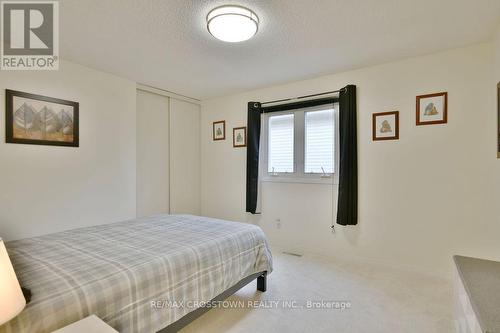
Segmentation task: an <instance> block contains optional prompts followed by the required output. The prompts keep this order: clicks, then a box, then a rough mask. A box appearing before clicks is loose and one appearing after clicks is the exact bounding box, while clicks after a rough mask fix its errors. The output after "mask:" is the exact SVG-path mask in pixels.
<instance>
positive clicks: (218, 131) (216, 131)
mask: <svg viewBox="0 0 500 333" xmlns="http://www.w3.org/2000/svg"><path fill="white" fill-rule="evenodd" d="M212 126H213V133H212V134H213V141H220V140H226V121H225V120H220V121H214V122H213V125H212Z"/></svg>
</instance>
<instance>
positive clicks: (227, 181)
mask: <svg viewBox="0 0 500 333" xmlns="http://www.w3.org/2000/svg"><path fill="white" fill-rule="evenodd" d="M493 49H494V47H493V45H492V44H491V43H485V44H480V45H475V46H470V47H465V48H461V49H456V50H450V51H447V52H442V53H438V54H433V55H427V56H422V57H417V58H411V59H407V60H404V61H399V62H394V63H389V64H385V65H381V66H375V67H370V68H364V69H359V70H353V71H349V72H345V73H341V74H336V75H330V76H323V77H318V78H315V79H310V80H305V81H299V82H294V83H290V84H286V85H280V86H274V87H269V88H265V89H260V90H256V91H251V92H247V93H242V94H238V95H233V96H227V97H223V98H217V99H213V100H208V101H205V102H204V103H203V105H202V122H201V124H202V125H201V134H202V135H201V136H202V156H201V162H202V166H203V167H202V214H203V215H207V216H212V217H219V218H224V219H230V220H235V221H249V222H252V223H257V224H259V225H260V226H261V227H262V228H263V229H264V231H265V232H266V234H267V235H268V237H269V240H270V242H271V244H272V245H274V246H277V247H279V248H281V249H284V250H288V251H293V252H302V253H304V252H311V253H318V254H323V255H327V256H333V257H338V258H342V259H351V258H352V259H355V260H360V261H372V262H377V263H382V264H388V265H397V266H400V267H406V268H408V269H412V270H418V271H421V272H427V273H429V274H434V275H441V276H447V277H449V276H450V275H449V272H450V271H451V268H452V261H451V256H452V255H453V254H462V255H470V256H478V257H484V258H493V259H500V247H499V246H498V235H500V217H499V216H498V209H497V206H498V198H499V197H500V161H499V160H497V158H496V152H495V151H496V138H495V137H496V135H495V133H496V112H495V108H494V100H495V99H494V97H493V90H492V89H491V86H490V84H491V82H492V74H491V73H492V67H493V63H494V60H493V57H494V51H493ZM326 56H327V55H326ZM347 84H356V85H357V86H358V112H359V113H358V123H359V125H358V126H359V138H358V140H359V184H360V185H359V224H358V225H357V226H355V227H341V226H337V227H336V233H332V232H330V229H329V226H330V224H331V221H332V210H333V209H332V208H333V205H332V202H333V201H334V199H335V196H336V188H335V189H332V187H331V186H328V185H316V184H291V183H288V184H282V183H264V185H263V202H262V205H263V214H262V215H261V216H249V215H247V214H246V213H245V212H244V211H245V174H246V171H245V170H246V150H245V149H235V148H233V147H232V142H231V139H232V128H233V127H237V126H245V124H246V116H247V110H246V108H247V102H248V101H253V100H255V101H266V100H275V99H280V98H287V97H291V96H300V95H307V94H313V93H318V92H323V91H329V90H335V89H338V88H341V87H343V86H345V85H347ZM440 91H448V93H449V122H448V124H446V125H434V126H419V127H416V126H415V96H416V95H420V94H425V93H433V92H440ZM391 110H399V111H400V130H401V134H400V137H401V138H400V140H399V141H389V142H372V140H371V114H372V113H374V112H382V111H391ZM223 119H225V120H226V122H227V139H226V140H225V141H218V142H214V141H212V137H211V136H212V132H211V131H212V122H213V121H217V120H223ZM277 220H280V223H281V228H278V223H277V222H278V221H277Z"/></svg>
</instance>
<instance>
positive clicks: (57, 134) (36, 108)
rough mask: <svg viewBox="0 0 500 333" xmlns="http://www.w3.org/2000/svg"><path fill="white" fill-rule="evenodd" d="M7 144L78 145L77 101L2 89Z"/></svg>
mask: <svg viewBox="0 0 500 333" xmlns="http://www.w3.org/2000/svg"><path fill="white" fill-rule="evenodd" d="M5 96H6V103H5V104H6V109H5V111H6V112H5V120H6V121H5V133H6V136H5V138H6V140H5V141H6V142H7V143H20V144H29V145H46V146H67V147H78V146H79V134H78V133H79V128H78V126H79V125H78V120H79V119H78V112H79V104H78V103H77V102H72V101H66V100H63V99H59V98H53V97H47V96H41V95H35V94H30V93H25V92H21V91H14V90H8V89H7V90H6V91H5Z"/></svg>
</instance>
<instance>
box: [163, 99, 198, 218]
mask: <svg viewBox="0 0 500 333" xmlns="http://www.w3.org/2000/svg"><path fill="white" fill-rule="evenodd" d="M170 124H171V126H170V157H171V158H170V211H171V212H172V214H200V192H201V189H200V163H201V162H200V106H199V105H196V104H191V103H188V102H184V101H180V100H176V99H174V98H171V99H170Z"/></svg>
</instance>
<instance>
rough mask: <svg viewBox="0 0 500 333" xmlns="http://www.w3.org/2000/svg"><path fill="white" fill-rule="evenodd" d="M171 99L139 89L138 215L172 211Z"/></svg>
mask: <svg viewBox="0 0 500 333" xmlns="http://www.w3.org/2000/svg"><path fill="white" fill-rule="evenodd" d="M169 127H170V124H169V98H168V97H165V96H161V95H158V94H153V93H150V92H147V91H141V90H137V216H138V217H143V216H150V215H156V214H162V213H163V214H164V213H169V212H170V191H169V187H170V179H169V168H170V151H169V150H170V142H169Z"/></svg>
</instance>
